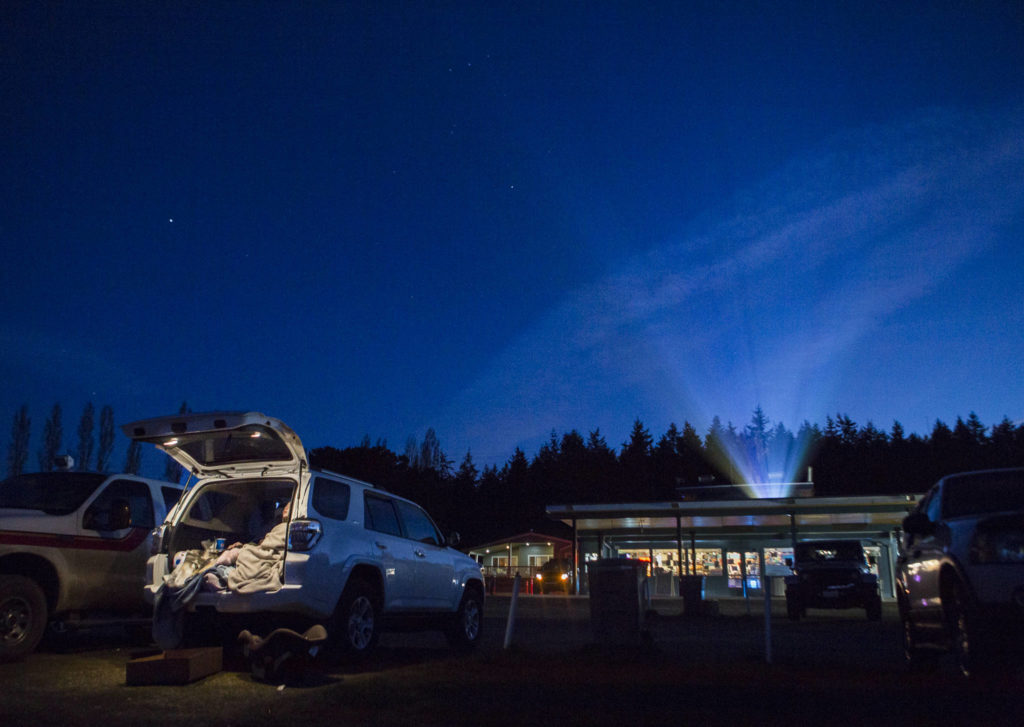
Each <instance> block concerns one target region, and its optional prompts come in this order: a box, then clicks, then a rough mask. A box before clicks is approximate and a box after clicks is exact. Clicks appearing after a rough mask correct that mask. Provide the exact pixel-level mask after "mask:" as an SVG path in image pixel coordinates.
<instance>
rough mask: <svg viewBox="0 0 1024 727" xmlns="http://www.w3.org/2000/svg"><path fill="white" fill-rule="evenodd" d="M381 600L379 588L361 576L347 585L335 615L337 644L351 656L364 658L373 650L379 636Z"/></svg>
mask: <svg viewBox="0 0 1024 727" xmlns="http://www.w3.org/2000/svg"><path fill="white" fill-rule="evenodd" d="M379 603H380V599H379V598H378V596H377V591H376V590H375V589H374V588H373V586H371V585H370V584H369V583H367V582H366V581H364V580H362V579H356V580H354V581H352V582H350V583H349V584H348V585H347V586H346V587H345V592H344V593H342V594H341V601H340V602H339V604H338V610H337V611H336V612H335V614H334V628H335V632H336V639H337V643H338V644H339V645H340V646H341V648H342V650H343V651H344V652H345V653H346V654H347V655H349V656H354V657H361V656H365V655H367V654H369V653H370V652H371V651H373V649H374V647H375V646H376V645H377V640H378V639H379V638H380V626H381V625H380V613H379V612H380V607H379V605H378V604H379Z"/></svg>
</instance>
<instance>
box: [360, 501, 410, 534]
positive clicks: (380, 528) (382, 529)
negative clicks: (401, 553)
mask: <svg viewBox="0 0 1024 727" xmlns="http://www.w3.org/2000/svg"><path fill="white" fill-rule="evenodd" d="M365 502H366V527H368V528H369V529H370V530H376V531H377V532H379V533H387V534H388V535H397V536H399V537H401V535H402V527H401V525H399V524H398V513H396V512H395V505H394V502H393V501H392V500H390V499H388V498H386V497H377V496H376V495H366V499H365Z"/></svg>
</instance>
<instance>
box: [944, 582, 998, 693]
mask: <svg viewBox="0 0 1024 727" xmlns="http://www.w3.org/2000/svg"><path fill="white" fill-rule="evenodd" d="M952 592H953V599H952V603H951V604H950V610H949V627H950V635H951V637H952V640H953V644H952V646H953V659H954V660H955V662H956V666H957V668H958V669H959V670H960V673H961V674H963V675H964V676H966V677H978V676H982V675H984V674H985V673H987V672H988V671H989V670H990V669H991V666H992V654H991V653H990V650H989V649H988V647H987V645H986V644H985V641H984V639H983V638H982V636H981V634H980V633H979V629H978V624H977V618H976V617H975V615H974V612H973V609H972V607H971V602H970V597H969V596H968V594H967V589H966V588H965V587H964V585H963V584H962V583H960V582H959V581H957V582H956V583H954V584H953V589H952Z"/></svg>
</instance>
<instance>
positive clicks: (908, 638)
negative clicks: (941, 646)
mask: <svg viewBox="0 0 1024 727" xmlns="http://www.w3.org/2000/svg"><path fill="white" fill-rule="evenodd" d="M900 611H901V613H900V623H901V626H902V633H903V658H904V659H906V662H907V666H908V667H910V670H911V671H916V672H931V671H934V670H935V668H936V667H937V666H938V658H937V656H938V655H937V653H936V652H935V651H934V650H930V649H922V648H921V644H920V639H919V637H918V634H917V627H916V626H914V623H913V621H911V620H910V617H909V616H907V614H906V613H903V609H900Z"/></svg>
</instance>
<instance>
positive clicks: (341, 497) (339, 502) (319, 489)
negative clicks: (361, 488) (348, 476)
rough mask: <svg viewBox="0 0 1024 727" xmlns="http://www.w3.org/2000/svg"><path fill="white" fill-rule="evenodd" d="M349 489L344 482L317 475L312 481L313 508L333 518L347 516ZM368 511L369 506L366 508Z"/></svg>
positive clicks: (341, 518) (338, 518)
mask: <svg viewBox="0 0 1024 727" xmlns="http://www.w3.org/2000/svg"><path fill="white" fill-rule="evenodd" d="M350 497H351V489H350V488H349V486H348V485H346V484H345V483H344V482H338V481H337V480H329V479H327V478H326V477H317V478H316V479H315V480H314V481H313V509H314V510H316V511H317V512H318V513H320V514H321V515H324V516H326V517H329V518H333V519H334V520H345V519H347V518H348V503H349V499H350ZM367 511H368V512H369V508H367Z"/></svg>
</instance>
